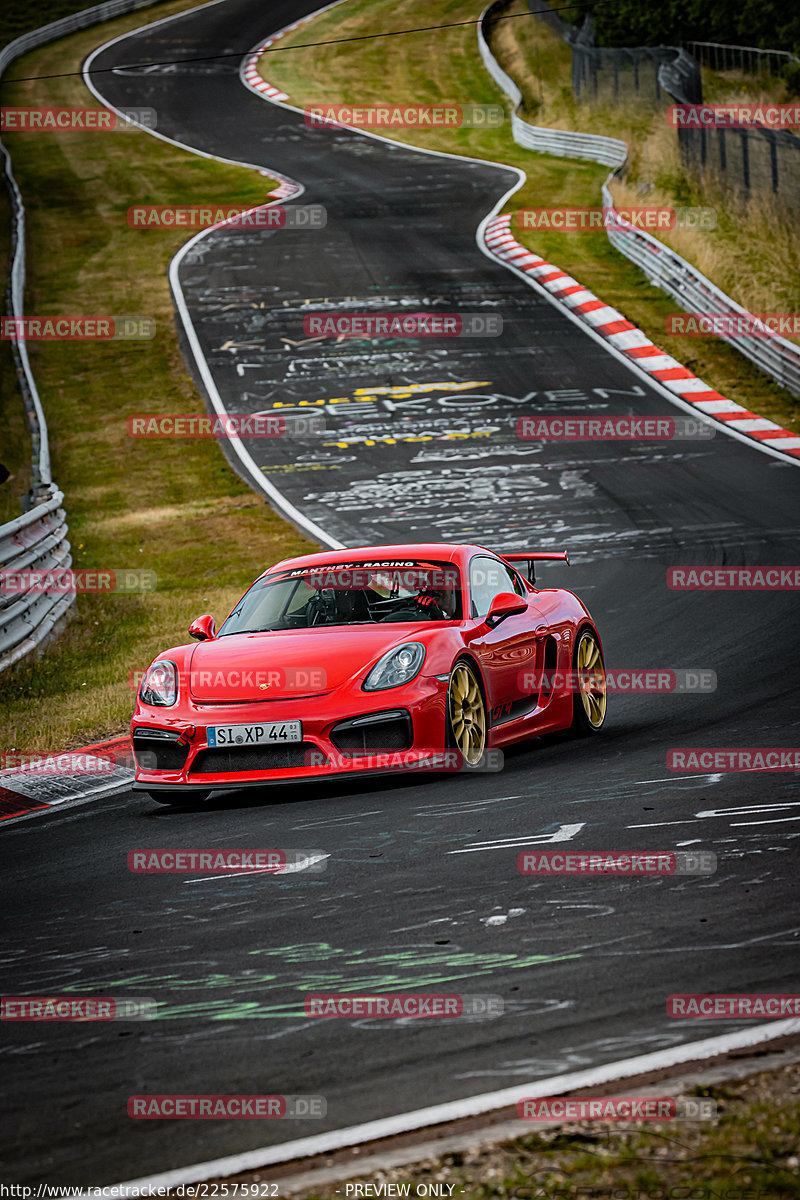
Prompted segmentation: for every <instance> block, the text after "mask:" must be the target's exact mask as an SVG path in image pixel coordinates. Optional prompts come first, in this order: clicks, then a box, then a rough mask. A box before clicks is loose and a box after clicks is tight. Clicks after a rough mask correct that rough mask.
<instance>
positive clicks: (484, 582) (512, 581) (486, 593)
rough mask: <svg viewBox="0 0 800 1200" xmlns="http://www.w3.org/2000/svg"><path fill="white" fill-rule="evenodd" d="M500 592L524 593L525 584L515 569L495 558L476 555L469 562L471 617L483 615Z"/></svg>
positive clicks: (519, 594) (522, 594)
mask: <svg viewBox="0 0 800 1200" xmlns="http://www.w3.org/2000/svg"><path fill="white" fill-rule="evenodd" d="M501 592H515V593H516V594H517V595H518V596H524V595H525V585H524V584H523V582H522V580H521V579H520V577H519V576H518V575H517V573H516V571H512V569H511V568H510V567H507V566H506V564H505V563H501V562H498V561H497V559H496V558H486V557H485V556H484V555H477V556H476V557H475V558H473V559H472V560H471V561H470V564H469V594H470V602H471V612H472V616H473V617H485V616H486V614H487V613H488V611H489V607H490V605H491V603H492V601H493V600H494V598H495V596H499V595H500V593H501Z"/></svg>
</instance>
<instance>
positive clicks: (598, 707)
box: [572, 625, 607, 737]
mask: <svg viewBox="0 0 800 1200" xmlns="http://www.w3.org/2000/svg"><path fill="white" fill-rule="evenodd" d="M587 672H590V673H591V679H588V678H586V677H587ZM572 673H573V676H574V678H575V680H576V684H575V690H574V692H573V694H572V731H573V733H574V734H576V735H577V736H578V737H591V735H592V734H595V733H599V732H600V730H601V729H602V727H603V723H604V721H605V719H606V702H607V695H606V668H605V663H604V661H603V651H602V650H601V648H600V640H599V638H598V636H597V634H596V632H595V631H594V629H592V627H591V626H590V625H584V627H583V629H581V631H580V632H579V634H578V636H577V638H576V639H575V646H574V648H573V651H572ZM581 675H583V676H584V679H583V680H582V679H581ZM584 683H585V686H584Z"/></svg>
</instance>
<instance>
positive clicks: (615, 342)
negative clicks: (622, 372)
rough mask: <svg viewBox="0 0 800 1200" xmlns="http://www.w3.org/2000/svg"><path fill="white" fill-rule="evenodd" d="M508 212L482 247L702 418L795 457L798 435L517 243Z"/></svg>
mask: <svg viewBox="0 0 800 1200" xmlns="http://www.w3.org/2000/svg"><path fill="white" fill-rule="evenodd" d="M510 226H511V214H510V213H504V214H503V215H502V216H499V217H494V218H493V219H492V220H491V221H489V222H488V224H487V226H486V230H485V234H484V240H485V244H486V247H487V249H489V250H490V251H491V253H492V254H493V255H494V257H495V258H497V259H499V260H500V261H501V262H503V263H506V264H508V265H510V266H513V267H516V268H517V270H519V271H522V272H523V273H524V274H526V275H527V276H529V278H530V279H532V280H535V281H536V283H537V284H538V285H539V286H540V287H542V288H544V289H545V290H546V291H547V292H549V293H550V296H551V297H552V299H554V300H556V301H558V302H559V303H560V304H563V305H564V307H565V308H568V309H570V311H571V312H573V313H575V314H576V316H578V317H580V318H581V320H582V321H584V322H585V323H586V324H587V325H588V326H590V327H591V328H592V329H593V330H594V332H595V333H597V334H599V335H600V336H601V337H602V338H604V339H605V340H606V341H607V342H608V343H609V344H610V345H612V346H614V347H615V349H617V350H618V351H620V352H621V353H622V354H625V355H627V356H628V357H629V358H630V359H632V360H634V361H635V362H636V365H637V366H638V367H639V368H641V369H642V370H643V371H646V372H647V373H648V374H649V375H651V376H652V378H653V379H654V380H657V381H658V382H659V383H660V384H662V386H663V387H665V388H667V389H668V390H669V391H671V392H673V393H674V394H675V395H676V396H678V397H680V399H681V400H683V401H685V402H686V403H687V404H691V405H693V406H694V407H695V408H696V409H698V410H699V411H700V412H702V413H704V414H705V415H706V416H708V417H711V418H713V420H715V421H720V422H721V423H723V424H724V425H725V426H726V427H727V428H728V429H731V430H735V431H736V432H737V433H739V434H743V435H744V436H745V437H748V438H753V440H754V441H757V442H759V443H760V444H761V445H762V446H769V447H770V448H771V449H773V450H779V451H781V452H782V453H785V454H788V455H791V456H792V457H793V458H800V435H798V434H796V433H793V432H792V431H791V430H789V429H782V428H781V426H780V425H776V424H775V422H774V421H769V420H767V418H766V417H760V416H759V415H758V413H754V412H750V410H749V409H747V408H744V407H743V406H742V405H741V404H736V403H735V402H734V401H733V400H728V399H726V397H725V396H723V395H722V394H721V393H720V392H717V391H715V390H714V388H712V387H710V386H709V384H707V383H706V382H705V381H704V380H702V379H698V378H697V376H696V375H694V374H692V372H691V371H690V370H689V369H688V368H687V367H684V366H683V365H682V364H681V363H679V362H678V360H677V359H675V358H672V356H671V355H669V354H666V353H665V352H664V351H663V350H662V349H660V347H658V346H656V344H655V343H654V342H651V341H650V339H649V337H647V335H646V334H645V333H642V331H641V329H638V328H637V327H636V326H635V325H633V324H632V323H631V322H630V321H628V320H627V319H626V318H625V317H624V316H623V315H622V313H621V312H618V311H617V309H616V308H611V307H610V306H609V305H607V304H604V303H603V301H602V300H598V298H597V296H595V295H594V293H593V292H590V291H589V290H588V288H585V287H584V286H583V284H581V283H578V281H577V279H573V277H572V276H571V275H568V274H567V272H566V271H562V270H560V269H559V268H558V267H556V266H554V265H553V264H552V263H549V262H547V261H546V260H545V259H543V258H541V257H540V256H539V255H538V254H534V253H533V251H531V250H528V249H526V247H525V246H521V245H520V243H519V242H518V241H517V240H516V238H515V237H514V235H513V234H512V233H511V229H510Z"/></svg>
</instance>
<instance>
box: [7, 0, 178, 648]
mask: <svg viewBox="0 0 800 1200" xmlns="http://www.w3.org/2000/svg"><path fill="white" fill-rule="evenodd" d="M155 2H156V0H107V3H105V4H97V5H95V6H94V8H86V9H83V10H82V11H81V12H77V13H72V14H71V15H70V16H68V17H62V18H61V19H60V20H58V21H52V22H51V23H50V24H49V25H42V26H41V27H40V28H39V29H33V30H31V31H30V33H24V34H22V36H21V37H18V38H15V39H14V40H13V41H12V42H9V43H8V45H6V46H4V47H3V49H2V50H0V76H2V74H3V72H4V71H5V70H6V68H7V67H8V66H9V65H10V64H11V63H12V62H13V61H14V60H15V59H17V58H19V57H20V56H21V55H23V54H27V53H28V52H29V51H30V50H35V49H36V48H37V47H38V46H44V45H46V43H47V42H52V41H56V40H57V39H58V38H62V37H66V36H67V34H70V33H77V32H78V31H79V30H81V29H87V28H89V27H90V26H92V25H99V24H101V23H102V22H103V21H109V20H111V19H112V18H113V17H119V16H123V15H124V14H125V13H129V12H135V11H136V10H137V9H139V8H147V7H148V6H149V5H151V4H154V3H155ZM0 154H2V157H3V173H4V176H5V180H6V184H7V187H8V190H9V194H10V197H11V221H12V226H11V268H10V271H9V278H8V289H7V302H8V313H9V315H11V316H13V317H22V316H23V315H24V312H25V308H24V297H25V206H24V204H23V202H22V196H21V194H20V190H19V187H18V186H17V181H16V179H15V178H14V173H13V171H12V169H11V157H10V155H9V153H8V150H7V149H6V147H5V146H4V145H3V144H2V142H0ZM11 349H12V353H13V356H14V365H15V367H16V370H17V377H18V379H19V385H20V391H21V394H22V399H23V402H24V405H25V412H26V415H27V419H28V427H29V429H30V434H31V444H32V463H31V493H30V497H29V503H30V508H29V510H28V511H27V512H25V513H23V515H22V516H21V517H17V518H15V520H13V521H9V522H8V523H7V524H5V525H0V570H5V571H22V570H42V569H44V570H48V569H52V568H54V567H67V566H69V565H70V561H71V559H70V557H69V542H68V541H67V525H66V521H65V519H64V510H63V509H62V508H61V502H62V500H63V499H64V497H63V494H62V493H61V492H59V491H58V490H57V488H56V486H55V484H54V483H53V481H52V477H51V474H50V448H49V444H48V438H47V422H46V420H45V416H44V411H43V409H42V403H41V400H40V398H39V392H38V389H37V387H36V380H35V379H34V377H33V371H32V370H31V364H30V360H29V358H28V350H27V346H26V344H25V341H24V339H20V340H16V339H15V340H13V341H12V342H11ZM74 600H75V596H74V593H67V594H61V595H48V594H43V593H29V594H26V595H15V594H11V593H8V594H7V593H6V592H5V590H3V591H2V592H0V671H4V670H5V669H6V668H7V667H10V666H11V665H12V664H13V663H15V662H18V661H19V660H20V659H21V658H24V657H25V656H26V655H27V654H29V653H31V652H32V651H33V650H35V649H36V647H37V646H39V645H40V644H41V643H42V641H43V640H44V639H45V638H46V637H48V635H50V634H51V633H52V631H53V628H54V626H55V624H56V622H57V621H58V620H59V618H60V617H62V616H63V615H64V614H65V613H66V611H67V609H68V608H69V607H70V605H71V604H72V603H73V602H74Z"/></svg>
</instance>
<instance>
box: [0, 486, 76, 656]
mask: <svg viewBox="0 0 800 1200" xmlns="http://www.w3.org/2000/svg"><path fill="white" fill-rule="evenodd" d="M47 490H48V491H49V493H50V494H49V495H48V496H47V498H45V499H42V500H41V501H40V503H39V504H37V505H36V506H35V507H34V508H31V509H30V511H29V512H26V513H23V515H22V516H21V517H17V518H16V520H14V521H9V522H8V524H7V525H3V526H0V572H3V573H4V575H5V573H6V572H25V573H26V575H27V573H28V572H49V571H56V570H63V569H64V568H66V567H69V566H70V564H71V562H72V558H71V557H70V545H69V542H68V541H67V525H66V522H65V520H64V510H63V508H62V507H61V503H62V501H63V499H64V495H63V493H62V492H59V491H57V489H56V488H55V487H53V485H50V487H49V489H47ZM5 578H8V576H5ZM74 599H75V595H74V593H71V592H66V593H64V592H51V591H26V592H16V591H14V590H13V587H10V588H6V587H4V588H3V589H2V590H0V671H4V670H5V669H6V668H7V667H10V666H11V665H12V664H13V663H15V662H18V661H19V660H20V659H21V658H24V657H25V656H26V655H27V654H30V653H31V651H33V650H35V649H36V647H37V646H38V645H39V644H40V643H41V642H42V641H43V639H44V638H45V637H47V635H48V634H49V633H51V632H52V630H53V628H54V626H55V624H56V622H57V621H58V620H59V619H60V618H61V617H62V616H64V614H65V613H66V611H67V609H68V608H69V606H70V604H72V602H73V601H74Z"/></svg>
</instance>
